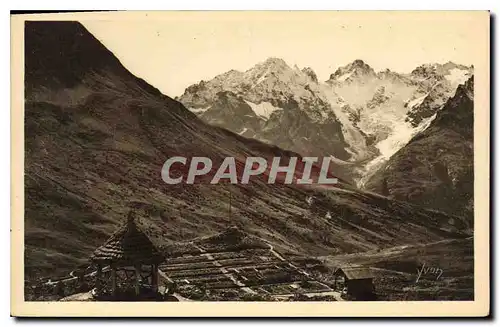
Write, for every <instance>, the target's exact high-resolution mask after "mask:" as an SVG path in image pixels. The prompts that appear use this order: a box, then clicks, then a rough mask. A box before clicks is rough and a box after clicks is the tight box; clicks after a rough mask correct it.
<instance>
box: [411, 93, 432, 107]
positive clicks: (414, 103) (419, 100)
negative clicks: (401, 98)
mask: <svg viewBox="0 0 500 327" xmlns="http://www.w3.org/2000/svg"><path fill="white" fill-rule="evenodd" d="M427 95H429V94H428V93H427V94H425V95H423V96H421V97H419V98H416V99H413V100H411V101H409V102H408V105H407V108H408V109H409V110H411V109H413V108H415V107H416V106H419V105H421V104H422V102H424V100H425V97H426V96H427Z"/></svg>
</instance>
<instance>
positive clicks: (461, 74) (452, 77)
mask: <svg viewBox="0 0 500 327" xmlns="http://www.w3.org/2000/svg"><path fill="white" fill-rule="evenodd" d="M445 78H446V79H447V80H448V81H450V83H451V84H454V85H458V84H463V83H465V82H466V81H467V79H468V78H469V71H467V70H465V69H458V68H453V69H450V73H449V74H448V75H445Z"/></svg>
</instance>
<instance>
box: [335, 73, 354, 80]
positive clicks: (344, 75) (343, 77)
mask: <svg viewBox="0 0 500 327" xmlns="http://www.w3.org/2000/svg"><path fill="white" fill-rule="evenodd" d="M353 73H354V72H349V73H345V74H343V75H340V76H339V78H337V81H339V82H344V81H345V80H346V79H348V78H349V77H351V76H352V74H353Z"/></svg>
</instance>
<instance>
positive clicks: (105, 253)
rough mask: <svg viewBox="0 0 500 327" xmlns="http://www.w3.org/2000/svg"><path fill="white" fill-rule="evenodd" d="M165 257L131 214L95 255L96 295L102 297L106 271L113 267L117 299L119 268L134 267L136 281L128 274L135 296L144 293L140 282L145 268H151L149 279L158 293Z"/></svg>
mask: <svg viewBox="0 0 500 327" xmlns="http://www.w3.org/2000/svg"><path fill="white" fill-rule="evenodd" d="M163 259H164V257H163V255H162V254H161V252H160V251H159V250H158V248H157V247H156V246H155V245H154V243H153V242H152V241H151V239H149V237H148V236H147V235H146V234H145V233H144V231H142V230H141V228H140V227H139V226H138V225H137V222H136V221H135V219H134V212H133V211H130V212H129V214H128V217H127V222H126V223H125V224H124V225H123V226H121V227H120V228H119V229H118V230H117V231H116V232H115V233H114V234H113V235H112V236H111V237H110V238H109V240H108V241H106V243H104V245H102V246H100V247H99V248H97V249H96V250H95V251H94V253H93V254H92V256H91V261H92V262H93V263H94V264H95V265H96V266H97V272H96V290H97V292H96V294H101V293H102V290H103V285H102V279H103V276H102V271H103V270H102V268H103V267H104V266H107V265H109V266H110V267H111V283H112V286H111V288H112V293H113V296H114V295H116V293H117V288H118V285H117V277H118V275H117V269H119V267H127V266H133V267H134V272H135V273H134V276H135V278H134V280H133V281H130V280H129V276H128V274H126V277H125V279H126V280H125V282H126V283H128V284H130V283H133V284H134V287H135V294H136V295H139V293H140V280H144V279H145V278H143V276H142V273H143V272H144V269H143V266H149V269H148V273H149V275H148V276H147V277H146V279H147V280H148V281H149V284H150V285H151V289H152V290H153V292H154V293H156V292H157V291H158V276H159V273H158V265H159V264H160V263H161V262H162V261H163Z"/></svg>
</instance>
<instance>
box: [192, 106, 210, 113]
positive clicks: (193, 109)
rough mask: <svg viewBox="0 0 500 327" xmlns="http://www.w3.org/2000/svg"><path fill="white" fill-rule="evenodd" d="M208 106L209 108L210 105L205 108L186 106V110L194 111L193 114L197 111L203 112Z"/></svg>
mask: <svg viewBox="0 0 500 327" xmlns="http://www.w3.org/2000/svg"><path fill="white" fill-rule="evenodd" d="M209 108H210V106H208V107H205V108H188V110H189V111H191V112H193V113H195V114H197V113H201V112H205V111H207V110H208V109H209Z"/></svg>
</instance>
